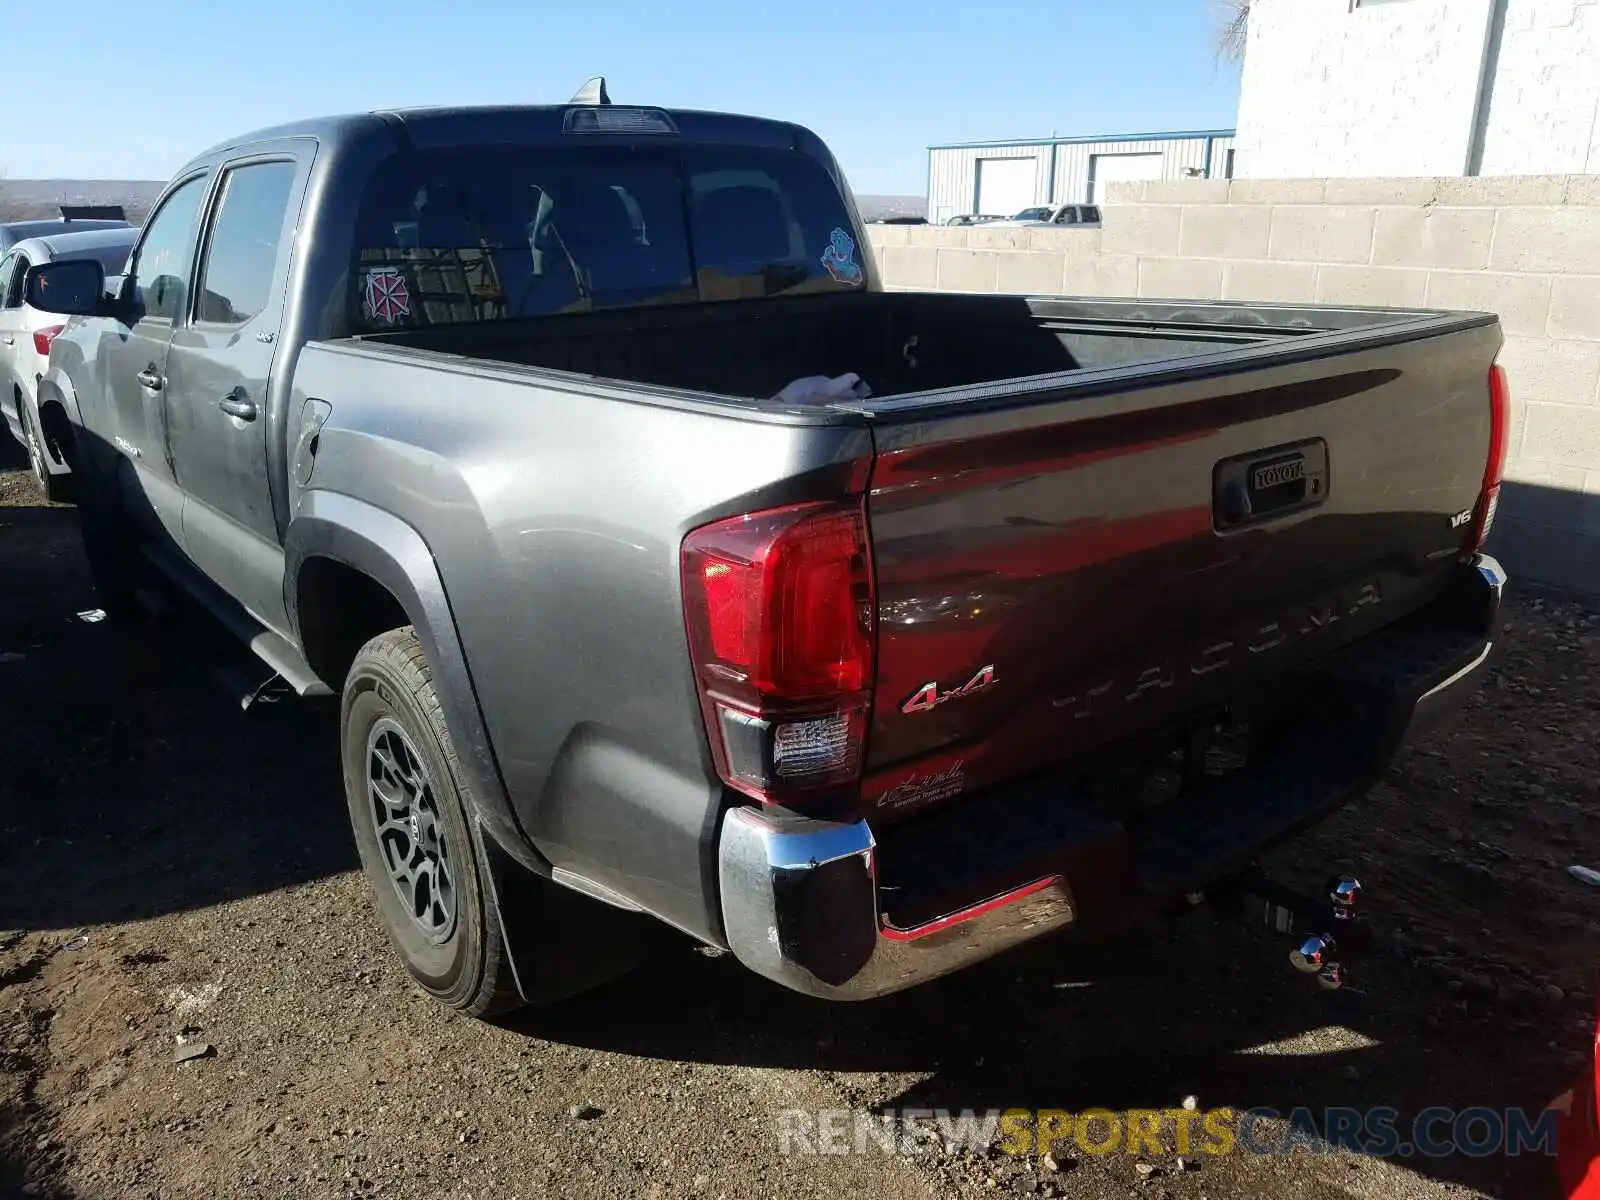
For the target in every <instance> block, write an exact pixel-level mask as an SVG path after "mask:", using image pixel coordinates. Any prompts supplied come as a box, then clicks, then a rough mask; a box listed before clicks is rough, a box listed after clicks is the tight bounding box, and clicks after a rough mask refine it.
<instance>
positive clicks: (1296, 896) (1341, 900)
mask: <svg viewBox="0 0 1600 1200" xmlns="http://www.w3.org/2000/svg"><path fill="white" fill-rule="evenodd" d="M1360 897H1361V883H1360V881H1359V880H1357V879H1354V878H1352V877H1350V876H1348V875H1345V876H1337V877H1335V878H1333V879H1330V880H1329V881H1328V883H1327V885H1326V887H1325V889H1324V895H1323V897H1322V898H1321V899H1316V898H1313V897H1310V896H1307V895H1304V894H1303V893H1301V892H1297V891H1295V890H1294V889H1292V888H1288V887H1285V886H1284V885H1282V884H1280V883H1274V882H1273V881H1272V880H1270V879H1267V878H1265V877H1264V876H1261V875H1259V874H1256V875H1251V876H1248V877H1246V878H1245V879H1243V880H1241V881H1240V882H1239V887H1238V890H1237V891H1236V892H1235V893H1234V897H1233V899H1234V900H1235V901H1236V902H1237V903H1240V904H1242V905H1243V906H1244V907H1245V909H1246V911H1247V912H1249V913H1251V915H1259V917H1260V919H1261V921H1262V923H1263V924H1265V925H1266V926H1267V928H1269V929H1271V930H1272V931H1273V932H1274V933H1281V934H1286V935H1289V936H1290V937H1292V938H1293V939H1294V940H1293V948H1292V949H1291V950H1290V951H1289V962H1290V964H1291V965H1292V966H1293V967H1294V968H1295V970H1297V971H1301V972H1303V973H1305V974H1307V975H1314V976H1315V977H1316V980H1317V983H1318V984H1319V985H1320V986H1322V987H1324V988H1326V989H1328V990H1329V991H1333V990H1336V989H1338V988H1341V987H1343V986H1344V984H1345V979H1346V975H1345V964H1346V963H1348V962H1351V961H1353V960H1355V959H1359V958H1361V957H1363V956H1364V955H1367V954H1370V953H1371V952H1372V944H1373V937H1372V930H1371V928H1370V927H1369V926H1368V925H1367V924H1366V922H1364V921H1361V920H1359V919H1358V918H1357V916H1356V904H1357V901H1358V900H1359V899H1360ZM1251 910H1253V912H1252V911H1251Z"/></svg>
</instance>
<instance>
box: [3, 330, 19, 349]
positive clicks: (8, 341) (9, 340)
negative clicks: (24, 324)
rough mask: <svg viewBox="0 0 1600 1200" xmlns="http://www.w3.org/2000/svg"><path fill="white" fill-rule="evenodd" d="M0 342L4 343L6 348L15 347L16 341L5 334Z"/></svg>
mask: <svg viewBox="0 0 1600 1200" xmlns="http://www.w3.org/2000/svg"><path fill="white" fill-rule="evenodd" d="M0 342H4V343H5V344H6V345H8V346H15V345H16V344H17V339H16V338H14V337H12V336H11V335H10V334H9V333H8V334H6V336H5V337H3V338H0Z"/></svg>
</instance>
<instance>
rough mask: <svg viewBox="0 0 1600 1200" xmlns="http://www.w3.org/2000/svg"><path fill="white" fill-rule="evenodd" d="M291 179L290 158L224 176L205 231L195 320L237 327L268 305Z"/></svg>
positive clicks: (293, 175) (291, 186) (292, 178)
mask: <svg viewBox="0 0 1600 1200" xmlns="http://www.w3.org/2000/svg"><path fill="white" fill-rule="evenodd" d="M294 178H295V164H294V163H292V162H263V163H251V164H249V165H247V166H243V167H235V168H234V169H232V170H231V171H229V172H228V173H227V174H226V175H225V176H223V180H222V198H221V200H220V201H219V202H218V204H217V215H216V217H215V218H214V219H213V220H212V222H211V229H210V231H209V233H208V234H207V235H206V250H205V258H204V260H203V265H202V267H201V270H200V290H199V303H198V305H197V306H196V310H195V317H196V319H197V320H200V321H209V322H213V323H217V324H223V325H242V324H243V323H244V322H246V321H248V320H250V318H252V317H254V316H256V315H257V314H258V313H260V312H261V311H262V310H264V309H265V308H266V307H267V303H268V300H269V299H270V296H271V293H272V281H273V279H274V278H275V277H276V273H277V265H278V247H279V243H280V242H281V240H282V235H283V224H284V216H285V214H287V212H288V210H289V196H290V193H291V192H292V190H293V188H294Z"/></svg>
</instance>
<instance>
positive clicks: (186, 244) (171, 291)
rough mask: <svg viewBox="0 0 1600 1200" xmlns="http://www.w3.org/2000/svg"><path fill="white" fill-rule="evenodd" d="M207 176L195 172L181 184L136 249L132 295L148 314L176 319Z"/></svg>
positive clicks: (131, 265)
mask: <svg viewBox="0 0 1600 1200" xmlns="http://www.w3.org/2000/svg"><path fill="white" fill-rule="evenodd" d="M205 185H206V180H205V177H204V176H196V177H195V178H193V179H191V180H189V181H188V182H187V183H183V184H180V185H179V186H178V190H177V191H175V192H173V193H172V195H170V196H168V197H167V200H166V203H165V204H163V205H162V206H161V208H160V209H159V210H158V211H157V212H156V214H155V216H153V217H151V218H150V224H149V225H148V226H146V228H145V233H144V240H143V241H142V242H140V243H139V248H138V250H136V251H135V252H134V256H133V260H132V261H131V262H130V263H129V270H128V273H129V274H130V275H131V276H132V283H133V289H134V290H133V296H134V299H135V300H136V301H137V303H138V305H139V307H140V309H141V310H142V313H143V315H144V316H146V317H156V318H159V319H161V320H164V321H171V320H174V319H175V318H176V317H177V316H178V315H179V314H180V313H181V312H182V311H183V303H184V298H185V296H187V295H188V292H189V271H190V268H191V258H192V254H191V252H192V250H193V248H194V225H195V218H196V217H197V216H198V215H199V213H200V201H201V200H202V199H204V198H205V194H206V186H205Z"/></svg>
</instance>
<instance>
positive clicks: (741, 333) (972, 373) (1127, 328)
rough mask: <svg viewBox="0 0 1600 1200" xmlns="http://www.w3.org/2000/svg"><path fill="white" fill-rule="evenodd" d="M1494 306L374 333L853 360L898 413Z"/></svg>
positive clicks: (717, 316)
mask: <svg viewBox="0 0 1600 1200" xmlns="http://www.w3.org/2000/svg"><path fill="white" fill-rule="evenodd" d="M1493 320H1494V318H1493V316H1491V315H1489V314H1476V313H1443V312H1425V311H1416V310H1404V309H1363V308H1338V307H1332V306H1288V305H1276V304H1256V303H1241V302H1220V303H1203V302H1200V303H1197V302H1187V301H1162V300H1102V299H1071V298H1039V297H1023V296H988V295H968V294H961V293H947V294H940V293H925V292H866V293H829V294H822V295H807V296H797V297H793V298H789V299H775V298H768V299H762V300H757V301H749V302H734V303H721V304H677V305H661V306H656V307H646V308H628V309H618V310H614V311H611V312H599V313H587V312H586V313H577V314H572V315H567V316H556V317H539V318H529V319H526V320H514V321H483V322H465V323H461V324H456V325H444V326H425V327H421V328H417V329H411V330H405V331H400V332H395V333H392V334H379V335H371V336H368V337H366V338H363V339H361V340H362V341H364V342H367V343H375V344H378V345H386V346H392V347H396V348H407V349H414V350H422V351H431V352H435V353H441V354H449V355H456V356H462V357H467V358H474V359H480V360H487V361H493V362H497V363H504V364H515V365H519V366H530V367H538V368H544V369H547V370H555V371H562V372H572V373H576V374H581V375H586V376H592V377H598V378H603V379H608V380H615V381H623V382H626V383H638V384H648V385H652V386H654V387H659V388H671V389H680V390H684V391H689V392H697V393H712V394H716V395H721V396H728V397H736V398H739V399H741V400H744V401H747V402H748V401H750V400H757V401H760V400H765V399H768V398H770V397H772V396H773V395H775V394H776V393H777V392H778V391H779V390H780V389H781V388H783V387H784V385H785V384H787V383H789V382H790V381H791V380H794V379H797V378H800V377H804V376H811V375H828V376H833V375H840V374H844V373H846V372H855V373H856V374H858V375H860V376H861V378H862V379H863V380H865V381H866V383H867V384H868V385H869V386H870V387H871V389H872V398H873V400H874V401H877V403H873V402H871V401H869V402H868V403H867V404H866V405H864V406H856V405H847V406H846V407H850V408H852V409H856V410H857V411H863V412H869V411H871V412H882V413H884V414H885V415H887V414H889V413H893V412H903V411H905V410H906V409H907V407H908V405H906V404H905V403H898V404H895V403H891V404H887V405H885V404H883V403H882V402H883V401H885V400H890V401H892V400H895V399H896V398H900V399H902V400H903V399H904V398H906V397H909V396H912V395H915V394H918V393H929V392H939V393H943V394H941V395H939V396H938V397H927V398H926V400H927V402H930V403H937V405H938V406H939V407H940V408H941V409H946V410H948V409H950V408H951V407H952V406H956V407H970V406H972V405H974V404H976V405H979V406H982V405H984V404H986V403H994V402H996V401H999V402H1001V403H1015V402H1016V400H1017V399H1018V398H1019V396H1020V395H1021V394H1022V393H1023V392H1036V391H1039V390H1045V391H1048V390H1051V389H1053V388H1056V387H1059V386H1061V385H1062V384H1063V383H1065V382H1067V381H1066V380H1063V379H1062V378H1060V376H1061V374H1062V373H1063V372H1076V373H1081V374H1085V375H1086V374H1088V373H1091V372H1093V373H1095V375H1096V380H1095V383H1096V385H1097V386H1103V384H1102V378H1103V373H1105V372H1117V373H1120V374H1123V375H1124V376H1125V378H1124V380H1123V381H1122V382H1121V384H1120V385H1119V386H1120V387H1126V386H1127V385H1128V383H1130V382H1133V381H1135V380H1137V381H1139V382H1143V381H1144V377H1145V376H1146V375H1147V374H1148V373H1149V372H1150V371H1151V370H1153V369H1157V368H1161V367H1163V366H1170V367H1177V366H1178V365H1179V364H1182V365H1183V367H1184V369H1185V370H1186V371H1187V373H1188V374H1189V375H1190V376H1191V377H1193V376H1197V375H1200V374H1205V373H1210V372H1212V371H1216V370H1238V369H1241V368H1243V367H1244V366H1245V365H1246V364H1249V363H1254V362H1256V361H1258V360H1260V359H1261V358H1262V357H1263V355H1264V354H1265V355H1266V356H1268V357H1273V358H1281V357H1282V354H1281V353H1279V354H1273V353H1272V352H1273V351H1278V352H1289V353H1291V354H1292V353H1294V352H1295V350H1296V349H1298V350H1299V351H1300V352H1301V353H1303V355H1304V356H1306V357H1314V356H1316V355H1318V354H1326V353H1337V352H1339V351H1341V350H1347V349H1351V348H1354V347H1356V346H1358V345H1360V346H1372V345H1380V344H1383V343H1384V342H1392V341H1394V340H1399V339H1406V338H1415V337H1419V336H1426V335H1427V334H1429V333H1434V332H1448V331H1450V330H1456V329H1462V328H1468V327H1472V326H1474V325H1483V324H1489V323H1492V321H1493ZM1200 359H1204V360H1206V361H1205V362H1199V361H1196V360H1200ZM1130 369H1133V370H1130ZM1041 377H1042V378H1041ZM1024 383H1026V384H1027V385H1028V386H1026V387H1021V386H1019V385H1023V384H1024ZM997 384H1005V385H1007V388H1006V390H1004V391H999V390H997V389H996V388H995V386H994V385H997ZM950 389H965V390H966V391H965V394H949V393H950ZM916 407H918V408H920V407H923V404H922V403H918V404H917V405H916Z"/></svg>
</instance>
